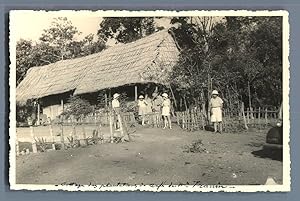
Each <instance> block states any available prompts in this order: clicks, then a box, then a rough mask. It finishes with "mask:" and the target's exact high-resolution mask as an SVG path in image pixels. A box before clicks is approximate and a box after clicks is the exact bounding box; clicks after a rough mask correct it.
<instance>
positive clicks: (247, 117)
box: [247, 108, 250, 124]
mask: <svg viewBox="0 0 300 201" xmlns="http://www.w3.org/2000/svg"><path fill="white" fill-rule="evenodd" d="M249 113H250V112H249V108H247V123H248V124H249V121H250V119H249Z"/></svg>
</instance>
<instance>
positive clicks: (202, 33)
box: [172, 17, 282, 107]
mask: <svg viewBox="0 0 300 201" xmlns="http://www.w3.org/2000/svg"><path fill="white" fill-rule="evenodd" d="M212 22H214V23H212ZM172 23H179V25H180V26H179V27H178V28H173V30H172V32H173V33H174V36H175V39H176V41H177V43H178V45H179V46H180V47H181V55H180V60H179V62H178V65H177V66H176V67H175V68H174V72H173V76H172V78H173V79H172V80H173V85H175V87H176V88H177V91H178V92H179V93H180V94H181V96H186V97H188V98H189V100H190V102H191V104H193V103H195V102H197V101H199V99H203V94H204V93H207V92H208V97H209V94H210V93H209V91H210V89H211V88H215V89H218V90H219V91H221V96H222V97H223V98H224V100H225V105H231V107H235V106H233V104H234V102H236V101H237V100H241V101H244V102H245V103H246V104H247V105H246V106H252V105H254V106H275V105H279V104H280V101H281V96H282V93H281V83H282V75H281V72H282V58H281V57H282V56H281V55H282V47H281V42H282V35H281V30H282V22H281V18H280V17H226V18H225V19H222V20H218V21H216V20H215V19H213V20H211V19H209V18H191V17H185V18H173V19H172ZM210 80H211V81H212V83H210Z"/></svg>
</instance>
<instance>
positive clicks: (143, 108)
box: [137, 95, 148, 126]
mask: <svg viewBox="0 0 300 201" xmlns="http://www.w3.org/2000/svg"><path fill="white" fill-rule="evenodd" d="M137 104H138V108H139V116H140V117H141V118H142V126H144V125H145V115H146V114H147V107H148V103H147V102H146V101H145V99H144V96H143V95H140V96H139V100H138V103H137Z"/></svg>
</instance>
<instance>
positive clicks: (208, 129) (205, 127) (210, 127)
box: [204, 125, 215, 132]
mask: <svg viewBox="0 0 300 201" xmlns="http://www.w3.org/2000/svg"><path fill="white" fill-rule="evenodd" d="M204 129H205V130H206V131H211V132H214V131H215V129H214V126H213V125H206V126H204Z"/></svg>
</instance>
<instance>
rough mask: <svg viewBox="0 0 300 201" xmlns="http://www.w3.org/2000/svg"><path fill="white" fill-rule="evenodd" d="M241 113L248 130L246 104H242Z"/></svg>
mask: <svg viewBox="0 0 300 201" xmlns="http://www.w3.org/2000/svg"><path fill="white" fill-rule="evenodd" d="M241 112H242V115H243V120H244V126H245V128H246V129H247V130H248V125H247V121H246V116H245V108H244V102H242V107H241Z"/></svg>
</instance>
